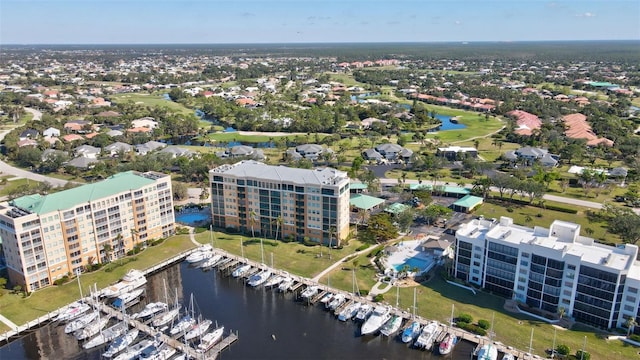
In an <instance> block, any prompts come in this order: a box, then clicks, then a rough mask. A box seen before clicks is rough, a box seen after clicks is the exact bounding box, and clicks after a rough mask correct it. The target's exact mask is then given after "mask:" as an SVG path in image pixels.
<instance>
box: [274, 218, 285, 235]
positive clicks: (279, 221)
mask: <svg viewBox="0 0 640 360" xmlns="http://www.w3.org/2000/svg"><path fill="white" fill-rule="evenodd" d="M273 221H274V222H275V223H276V240H278V232H280V229H281V226H283V225H284V219H283V218H282V215H278V217H277V218H275V219H273ZM281 238H282V237H281Z"/></svg>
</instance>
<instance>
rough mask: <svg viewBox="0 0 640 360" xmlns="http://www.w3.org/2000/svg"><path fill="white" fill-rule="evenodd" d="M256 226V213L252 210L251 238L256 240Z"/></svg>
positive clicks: (250, 221) (250, 216) (250, 214)
mask: <svg viewBox="0 0 640 360" xmlns="http://www.w3.org/2000/svg"><path fill="white" fill-rule="evenodd" d="M255 224H256V212H255V211H253V210H251V211H250V212H249V225H250V226H251V237H252V238H254V239H255V237H256V233H255V230H254V229H253V226H254V225H255Z"/></svg>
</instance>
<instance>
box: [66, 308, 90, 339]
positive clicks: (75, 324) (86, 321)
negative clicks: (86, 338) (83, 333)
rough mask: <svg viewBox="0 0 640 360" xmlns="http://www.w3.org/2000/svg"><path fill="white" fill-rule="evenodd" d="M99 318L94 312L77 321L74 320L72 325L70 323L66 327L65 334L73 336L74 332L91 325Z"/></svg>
mask: <svg viewBox="0 0 640 360" xmlns="http://www.w3.org/2000/svg"><path fill="white" fill-rule="evenodd" d="M97 317H98V312H97V311H92V312H90V313H87V314H85V315H82V316H81V317H79V318H77V319H76V320H73V321H71V322H70V323H68V324H67V325H66V326H65V327H64V332H65V334H71V333H72V332H76V331H78V330H80V329H82V328H83V327H85V326H87V324H89V323H90V322H92V321H93V320H95V319H96V318H97Z"/></svg>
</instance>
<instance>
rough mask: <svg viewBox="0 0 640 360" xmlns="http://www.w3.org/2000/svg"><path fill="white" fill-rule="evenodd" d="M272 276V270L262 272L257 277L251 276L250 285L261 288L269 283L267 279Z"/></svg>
mask: <svg viewBox="0 0 640 360" xmlns="http://www.w3.org/2000/svg"><path fill="white" fill-rule="evenodd" d="M271 275H272V273H271V270H262V271H260V272H259V273H257V274H255V275H251V277H250V278H249V282H248V284H249V286H252V287H256V286H260V285H262V284H264V282H265V281H267V279H268V278H270V277H271Z"/></svg>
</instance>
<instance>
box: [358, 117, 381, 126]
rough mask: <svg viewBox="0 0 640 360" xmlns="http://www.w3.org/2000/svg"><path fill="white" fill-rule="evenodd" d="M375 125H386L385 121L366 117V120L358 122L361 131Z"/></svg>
mask: <svg viewBox="0 0 640 360" xmlns="http://www.w3.org/2000/svg"><path fill="white" fill-rule="evenodd" d="M375 123H380V124H385V125H386V124H387V121H386V120H380V119H377V118H372V117H368V118H366V119H364V120H362V121H360V125H361V126H362V128H363V129H369V128H371V126H373V124H375Z"/></svg>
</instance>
